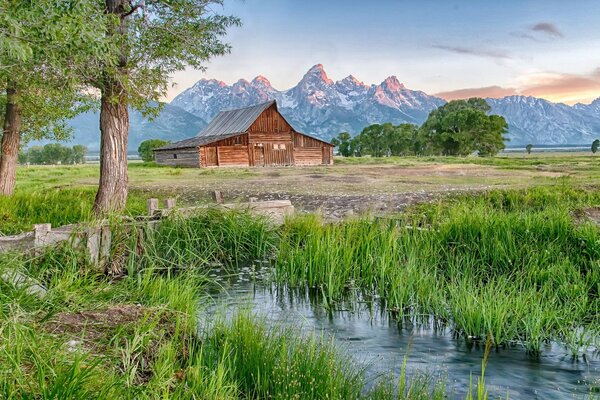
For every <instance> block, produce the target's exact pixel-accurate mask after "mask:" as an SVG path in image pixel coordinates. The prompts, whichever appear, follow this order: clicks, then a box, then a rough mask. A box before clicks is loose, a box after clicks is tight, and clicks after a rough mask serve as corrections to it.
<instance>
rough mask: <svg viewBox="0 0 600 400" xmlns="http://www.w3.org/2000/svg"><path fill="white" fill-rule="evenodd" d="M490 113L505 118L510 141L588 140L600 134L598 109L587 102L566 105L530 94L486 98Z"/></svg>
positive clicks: (549, 142) (517, 142)
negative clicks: (490, 109)
mask: <svg viewBox="0 0 600 400" xmlns="http://www.w3.org/2000/svg"><path fill="white" fill-rule="evenodd" d="M486 100H487V102H488V104H489V105H490V106H491V107H492V113H494V114H499V115H502V116H504V118H506V122H508V125H509V135H508V137H509V138H510V142H509V144H510V145H515V144H519V145H521V144H528V143H533V144H588V143H591V142H592V141H593V140H594V139H595V138H596V137H599V136H600V112H598V111H599V110H598V108H599V107H596V111H595V112H594V110H593V108H594V106H593V105H592V104H593V103H592V104H590V105H576V106H568V105H566V104H563V103H552V102H550V101H548V100H544V99H540V98H536V97H530V96H508V97H504V98H501V99H486Z"/></svg>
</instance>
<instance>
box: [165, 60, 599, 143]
mask: <svg viewBox="0 0 600 400" xmlns="http://www.w3.org/2000/svg"><path fill="white" fill-rule="evenodd" d="M270 99H275V100H277V103H278V106H279V109H280V111H281V112H282V114H283V115H284V116H285V117H286V118H287V119H288V120H289V121H290V122H291V123H292V125H294V127H296V129H298V130H300V131H303V132H305V133H308V134H312V135H316V136H319V137H321V138H323V139H326V140H329V139H330V138H331V137H333V136H335V135H337V134H338V133H339V132H342V131H348V132H350V133H352V134H357V133H359V132H360V131H361V130H362V129H363V128H364V127H365V126H367V125H370V124H374V123H383V122H391V123H394V124H399V123H405V122H408V123H415V124H421V123H423V121H425V119H426V118H427V115H429V113H430V112H431V111H432V110H434V109H435V108H437V107H439V106H441V105H443V104H444V103H445V101H444V100H443V99H441V98H439V97H435V96H430V95H428V94H427V93H424V92H422V91H418V90H411V89H408V88H406V87H405V86H404V84H402V83H401V82H400V81H399V80H398V78H397V77H395V76H390V77H388V78H386V79H385V80H384V81H383V82H381V83H380V84H378V85H367V84H365V83H363V82H361V81H359V80H358V79H357V78H355V77H354V76H352V75H350V76H348V77H346V78H344V79H342V80H339V81H337V82H334V81H333V80H331V79H330V78H329V77H328V76H327V73H326V72H325V69H324V68H323V65H321V64H317V65H315V66H313V67H312V68H310V69H309V70H308V71H307V72H306V74H305V75H304V76H303V77H302V79H301V80H300V81H299V82H298V84H297V85H296V86H294V87H292V88H290V89H288V90H283V91H281V90H277V89H275V88H273V86H272V85H271V83H270V82H269V80H268V79H267V78H265V77H264V76H257V77H256V78H254V79H253V80H252V81H250V82H248V81H246V80H244V79H241V80H239V81H237V82H236V83H234V84H232V85H227V84H225V83H223V82H221V81H217V80H214V79H210V80H207V79H202V80H200V81H198V82H197V83H196V84H195V85H194V86H192V87H191V88H189V89H187V90H185V91H184V92H182V93H181V94H180V95H179V96H177V97H176V98H175V99H174V100H173V101H172V102H171V104H172V105H174V106H177V107H180V108H182V109H184V110H186V111H187V112H189V113H192V114H194V115H196V116H198V117H200V118H201V119H203V120H205V121H210V120H211V119H212V118H213V117H214V116H215V115H216V114H217V113H218V112H219V111H220V110H224V109H232V108H238V107H245V106H249V105H252V104H256V103H259V102H263V101H266V100H270ZM486 100H487V101H488V102H489V104H490V106H491V107H492V112H494V113H496V114H500V115H503V116H504V117H505V118H506V120H507V122H508V123H509V135H508V136H509V138H510V142H509V145H522V144H527V143H533V144H567V143H568V144H579V143H581V144H583V143H585V144H587V143H591V141H592V140H593V139H594V138H596V137H600V98H599V99H597V100H595V101H594V102H593V103H591V104H589V105H586V104H577V105H575V106H568V105H566V104H561V103H552V102H550V101H547V100H544V99H539V98H535V97H526V96H509V97H505V98H501V99H486Z"/></svg>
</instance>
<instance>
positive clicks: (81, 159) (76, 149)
mask: <svg viewBox="0 0 600 400" xmlns="http://www.w3.org/2000/svg"><path fill="white" fill-rule="evenodd" d="M87 152H88V148H87V147H85V146H84V145H82V144H76V145H75V146H73V164H85V155H86V154H87Z"/></svg>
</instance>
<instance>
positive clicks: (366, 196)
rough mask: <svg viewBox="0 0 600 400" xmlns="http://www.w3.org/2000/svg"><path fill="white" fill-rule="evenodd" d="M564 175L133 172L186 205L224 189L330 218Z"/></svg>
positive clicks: (470, 167)
mask: <svg viewBox="0 0 600 400" xmlns="http://www.w3.org/2000/svg"><path fill="white" fill-rule="evenodd" d="M159 171H160V172H163V171H164V172H168V171H167V170H161V169H159V170H157V172H159ZM559 176H561V173H557V172H551V171H543V170H513V169H503V168H498V167H492V166H482V165H475V164H436V163H431V164H418V165H406V166H402V165H334V166H332V167H309V168H293V167H284V168H230V169H212V170H206V169H205V170H200V169H183V170H178V171H177V173H176V174H175V173H172V174H169V173H167V174H165V175H163V176H162V177H159V176H144V177H143V179H141V177H140V178H137V179H136V177H135V176H133V177H132V179H131V183H132V187H133V188H135V189H137V190H141V191H148V193H157V192H158V193H160V194H162V195H164V196H170V195H175V196H177V198H178V202H179V203H180V204H184V205H188V204H196V203H198V202H207V201H210V197H211V193H212V192H213V191H214V190H219V191H221V192H222V193H223V194H224V197H225V199H226V200H227V201H248V199H249V198H251V197H255V198H257V199H259V200H279V199H286V200H291V201H292V203H293V204H294V205H295V206H296V207H297V209H299V210H301V211H309V212H316V211H320V212H322V213H323V214H324V215H325V216H326V217H327V218H328V219H338V218H341V217H344V216H347V215H349V214H356V213H363V212H373V213H377V214H379V213H390V212H398V211H401V210H402V209H403V208H405V207H406V206H409V205H412V204H416V203H421V202H427V201H432V200H434V199H437V198H439V197H442V196H446V195H448V194H453V193H464V192H478V191H483V190H489V189H494V188H506V187H526V186H529V185H531V184H532V183H539V182H540V181H541V180H543V179H548V178H550V179H551V178H556V177H559Z"/></svg>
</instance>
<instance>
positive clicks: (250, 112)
mask: <svg viewBox="0 0 600 400" xmlns="http://www.w3.org/2000/svg"><path fill="white" fill-rule="evenodd" d="M274 104H275V107H277V103H276V102H275V100H270V101H267V102H265V103H260V104H256V105H254V106H250V107H245V108H238V109H235V110H225V111H221V112H219V114H217V116H216V117H215V118H213V120H212V121H210V123H209V124H208V126H207V127H206V128H204V130H203V131H202V132H200V133H199V134H198V135H197V136H195V137H193V138H190V139H185V140H181V141H179V142H175V143H169V144H168V145H166V146H163V147H159V148H158V149H155V151H157V150H173V149H185V148H193V147H198V146H203V145H205V144H208V143H212V142H216V141H218V140H223V139H227V138H230V137H234V136H238V135H241V134H243V133H246V131H247V130H248V129H249V128H250V126H251V125H252V124H253V123H254V121H256V119H257V118H258V117H259V116H260V114H262V113H263V111H265V110H266V109H267V108H269V107H271V106H272V105H274ZM303 135H304V134H303ZM306 136H309V135H306ZM310 137H312V136H310ZM314 139H316V140H319V141H321V142H323V143H326V144H330V143H327V142H325V141H324V140H321V139H317V138H314Z"/></svg>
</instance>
